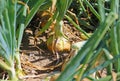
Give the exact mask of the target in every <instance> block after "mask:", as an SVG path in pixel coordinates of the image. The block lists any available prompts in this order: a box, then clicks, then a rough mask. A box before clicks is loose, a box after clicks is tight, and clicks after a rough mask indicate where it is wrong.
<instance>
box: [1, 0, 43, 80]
mask: <svg viewBox="0 0 120 81" xmlns="http://www.w3.org/2000/svg"><path fill="white" fill-rule="evenodd" d="M22 1H23V0H19V1H18V0H0V57H2V58H3V59H0V67H1V68H2V69H4V70H6V71H7V73H8V75H9V80H11V81H17V80H19V78H20V77H21V76H23V75H24V73H23V71H22V68H21V62H20V54H19V51H20V44H21V40H22V36H23V32H24V29H25V27H26V26H27V25H28V23H29V22H30V20H31V19H32V17H33V16H34V15H35V13H36V12H37V10H38V9H39V7H40V6H41V5H42V4H43V2H44V1H45V0H36V1H33V0H24V2H22ZM30 2H32V4H31V3H30ZM33 3H34V4H33ZM28 6H30V9H29V7H28ZM27 11H29V12H27Z"/></svg>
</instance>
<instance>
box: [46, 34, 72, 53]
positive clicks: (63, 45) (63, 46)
mask: <svg viewBox="0 0 120 81" xmlns="http://www.w3.org/2000/svg"><path fill="white" fill-rule="evenodd" d="M47 47H48V49H49V50H50V51H52V52H54V51H56V52H64V51H70V48H71V44H70V41H69V40H68V39H66V38H64V37H58V38H57V39H54V38H53V36H51V37H50V38H49V39H48V40H47Z"/></svg>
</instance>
